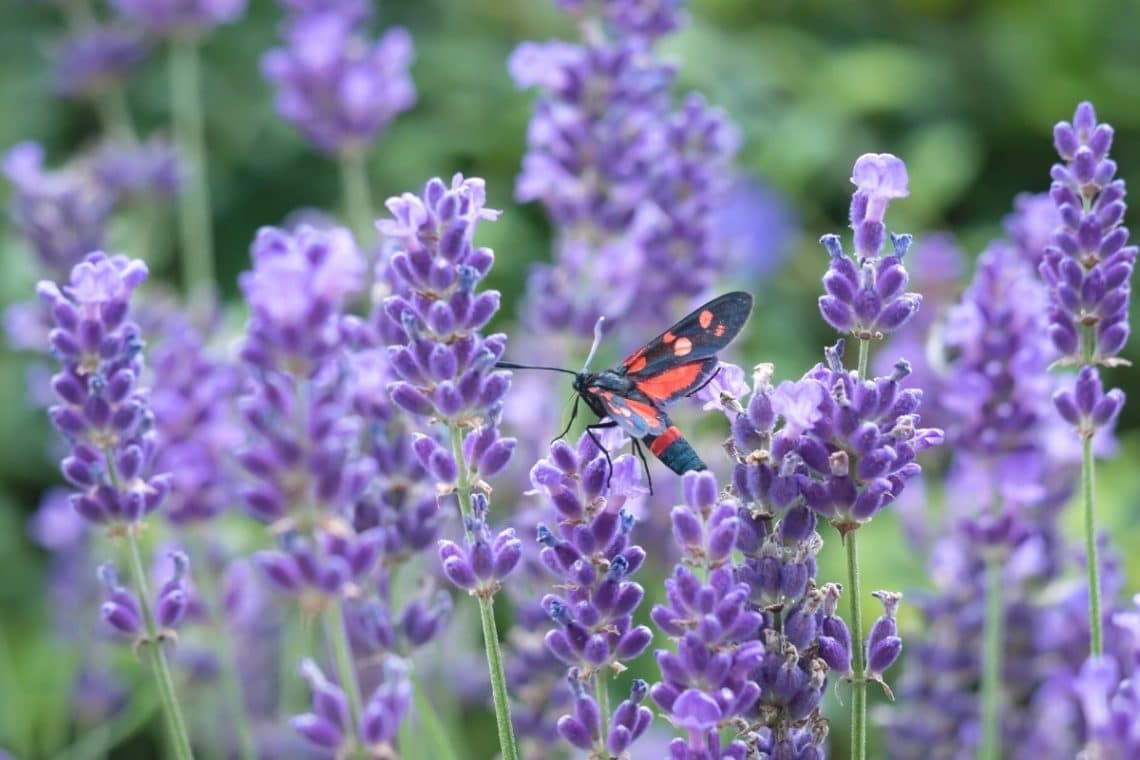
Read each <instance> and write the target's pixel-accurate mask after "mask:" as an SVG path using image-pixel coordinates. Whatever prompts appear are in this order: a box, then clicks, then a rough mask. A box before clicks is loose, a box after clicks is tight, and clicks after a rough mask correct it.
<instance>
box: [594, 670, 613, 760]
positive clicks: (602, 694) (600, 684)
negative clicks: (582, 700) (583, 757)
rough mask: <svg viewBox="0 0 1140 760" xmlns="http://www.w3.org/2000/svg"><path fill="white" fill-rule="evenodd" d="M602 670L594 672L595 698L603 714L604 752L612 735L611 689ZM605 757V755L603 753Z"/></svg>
mask: <svg viewBox="0 0 1140 760" xmlns="http://www.w3.org/2000/svg"><path fill="white" fill-rule="evenodd" d="M602 676H603V673H602V672H601V671H599V672H597V673H595V674H594V700H595V701H596V702H597V703H598V712H600V713H601V714H602V731H601V737H602V745H603V746H602V752H603V753H604V752H605V742H606V737H607V736H609V735H610V690H609V689H607V688H606V682H605V679H604V678H602ZM602 756H603V757H605V755H604V754H603V755H602Z"/></svg>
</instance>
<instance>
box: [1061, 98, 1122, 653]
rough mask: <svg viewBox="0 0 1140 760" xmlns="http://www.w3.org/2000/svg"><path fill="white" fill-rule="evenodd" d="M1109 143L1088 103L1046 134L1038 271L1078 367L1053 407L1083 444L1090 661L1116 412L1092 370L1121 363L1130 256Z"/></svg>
mask: <svg viewBox="0 0 1140 760" xmlns="http://www.w3.org/2000/svg"><path fill="white" fill-rule="evenodd" d="M1112 136H1113V131H1112V127H1110V126H1109V125H1107V124H1100V123H1098V122H1097V120H1096V112H1095V111H1094V110H1093V106H1092V104H1091V103H1088V102H1085V103H1081V104H1080V105H1078V106H1077V110H1076V112H1075V113H1074V115H1073V120H1072V122H1060V123H1058V124H1057V125H1056V127H1054V129H1053V143H1054V146H1055V147H1056V149H1057V153H1058V154H1059V155H1060V156H1061V159H1062V161H1063V162H1064V163H1059V164H1054V165H1053V169H1052V171H1051V175H1052V177H1053V184H1052V185H1051V187H1050V190H1049V194H1050V196H1051V197H1052V198H1053V202H1054V203H1055V204H1056V206H1057V212H1058V214H1059V215H1060V218H1061V224H1060V226H1059V227H1057V228H1056V229H1055V230H1054V232H1053V236H1052V239H1051V241H1050V245H1049V246H1047V247H1046V248H1045V253H1044V256H1043V257H1042V260H1041V267H1040V271H1041V276H1042V278H1043V279H1044V281H1045V283H1046V285H1047V287H1048V291H1049V298H1050V301H1051V308H1050V311H1049V320H1050V325H1049V335H1050V337H1051V338H1052V339H1053V345H1054V346H1055V347H1056V348H1057V351H1058V352H1059V353H1060V355H1061V359H1060V361H1061V362H1062V363H1066V364H1075V365H1078V366H1080V367H1081V371H1080V374H1079V376H1078V378H1077V381H1076V384H1075V386H1074V387H1073V388H1072V389H1071V390H1068V389H1066V390H1060V391H1058V393H1057V396H1056V397H1055V399H1054V403H1055V405H1056V407H1057V411H1058V412H1059V413H1060V414H1061V416H1062V417H1063V418H1064V419H1065V420H1066V421H1067V422H1069V423H1070V424H1072V425H1073V426H1074V428H1075V429H1076V432H1077V435H1078V436H1079V437H1080V438H1081V441H1082V450H1081V451H1082V460H1081V500H1082V503H1083V506H1084V513H1085V514H1084V522H1085V549H1086V552H1087V554H1088V583H1089V625H1090V627H1091V630H1092V638H1091V640H1090V642H1089V647H1090V652H1091V653H1092V655H1093V656H1099V655H1100V654H1101V653H1102V652H1103V650H1104V641H1103V636H1102V633H1101V627H1102V624H1103V620H1102V614H1101V609H1100V596H1101V593H1100V583H1099V580H1098V574H1099V570H1098V567H1097V546H1096V515H1095V503H1094V499H1093V485H1094V483H1095V473H1094V467H1095V460H1094V457H1093V444H1092V438H1093V435H1094V434H1095V433H1096V431H1097V430H1098V429H1101V428H1104V427H1106V426H1107V425H1109V424H1110V423H1111V422H1112V421H1113V419H1114V418H1115V417H1116V415H1117V414H1118V413H1119V412H1120V408H1121V407H1122V406H1123V404H1124V395H1123V393H1122V392H1121V391H1110V392H1109V393H1108V394H1105V393H1104V390H1103V386H1102V384H1101V381H1100V377H1099V373H1098V370H1097V366H1098V365H1105V366H1111V365H1113V364H1118V363H1120V362H1121V360H1120V359H1118V357H1117V355H1118V354H1119V353H1120V350H1121V349H1122V348H1123V347H1124V343H1125V342H1126V341H1127V340H1128V333H1129V326H1128V302H1129V296H1130V292H1131V285H1130V283H1129V280H1130V279H1131V276H1132V268H1133V265H1134V264H1135V262H1136V254H1137V248H1136V246H1133V245H1126V243H1127V242H1128V229H1127V228H1126V227H1124V226H1123V224H1122V222H1123V219H1124V211H1125V208H1126V206H1125V203H1124V193H1125V189H1124V180H1120V179H1113V178H1114V177H1115V175H1116V162H1115V161H1113V160H1112V159H1110V158H1108V151H1109V148H1110V147H1111V146H1112Z"/></svg>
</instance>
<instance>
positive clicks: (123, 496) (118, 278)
mask: <svg viewBox="0 0 1140 760" xmlns="http://www.w3.org/2000/svg"><path fill="white" fill-rule="evenodd" d="M146 276H147V269H146V265H145V264H144V263H143V262H141V261H138V260H131V259H128V258H127V257H125V256H107V255H106V254H104V253H92V254H91V255H89V256H88V257H87V258H86V259H84V260H83V261H82V262H80V263H79V264H77V265H76V266H75V267H74V269H73V270H72V273H71V282H70V284H69V285H65V286H64V287H63V288H60V287H59V286H58V285H56V284H55V283H53V282H47V281H44V282H41V283H40V284H39V287H38V291H39V294H40V297H41V298H42V299H43V301H44V302H45V303H46V304H47V305H48V307H49V309H50V311H51V314H52V318H53V319H54V321H55V325H56V327H55V329H53V330H52V331H51V334H50V336H49V338H50V341H51V345H52V351H53V353H54V355H55V356H56V358H57V359H58V360H59V362H60V364H61V365H62V367H61V370H60V372H59V373H57V374H56V375H55V376H54V377H53V378H52V387H53V389H54V390H55V393H56V396H57V397H58V399H59V403H58V404H57V405H55V406H53V407H51V409H49V410H48V411H49V414H50V416H51V419H52V422H53V423H54V424H55V427H56V429H57V430H59V432H60V433H61V434H62V435H63V436H64V438H65V439H66V440H67V442H68V444H69V446H70V451H69V452H68V455H67V456H66V457H64V459H63V461H62V463H61V470H62V472H63V475H64V477H65V478H66V479H67V480H68V482H70V483H71V484H72V486H73V487H74V488H75V489H76V493H75V494H74V495H73V496H72V505H73V506H74V508H75V509H76V511H77V512H79V513H80V514H81V515H83V517H85V518H86V519H88V520H90V521H92V522H96V523H127V524H129V523H134V522H137V521H138V520H141V519H142V518H143V517H145V516H146V515H147V514H149V513H151V512H153V511H154V510H155V509H157V508H158V506H159V505H160V504H161V503H162V501H163V499H164V498H165V496H166V494H167V491H168V490H169V482H170V481H169V476H168V475H154V474H153V473H152V472H151V469H152V462H153V460H154V455H155V449H156V436H155V432H154V429H153V415H152V412H151V410H150V407H149V402H148V394H147V391H146V390H145V389H143V388H140V387H139V385H138V383H139V376H140V373H141V371H142V354H141V352H142V346H143V343H142V337H141V335H140V332H139V328H138V326H137V325H135V324H134V323H133V322H130V321H128V319H127V317H128V314H129V309H130V298H131V294H132V292H133V291H134V289H135V287H137V286H138V285H139V284H140V283H141V282H142V281H143V280H145V279H146Z"/></svg>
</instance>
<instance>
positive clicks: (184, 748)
mask: <svg viewBox="0 0 1140 760" xmlns="http://www.w3.org/2000/svg"><path fill="white" fill-rule="evenodd" d="M138 526H139V523H135V524H133V525H131V526H129V527H127V529H126V530H125V531H124V532H125V534H126V541H127V549H128V551H127V555H128V557H127V559H128V564H129V565H130V569H131V580H132V581H133V582H134V586H135V591H136V593H137V594H138V602H139V608H140V610H141V611H142V616H143V624H144V625H145V626H146V635H147V641H146V643H145V644H144V646H143V651H145V652H146V656H147V658H148V659H149V660H150V666H151V670H153V671H154V680H155V682H156V683H157V684H158V698H159V701H160V702H161V703H162V711H163V713H164V714H165V715H166V722H167V727H168V728H169V730H170V746H171V750H172V751H173V754H174V756H175V757H176V758H177V759H178V760H193V757H194V754H193V753H192V752H191V751H190V738H189V736H188V735H187V733H186V721H185V720H184V719H183V717H182V710H181V709H180V708H179V706H178V695H177V694H176V693H175V691H174V679H173V677H171V675H170V665H169V663H168V662H167V661H166V652H165V651H164V650H163V648H162V641H161V640H160V639H159V637H158V626H157V625H156V624H155V622H154V613H153V612H152V611H151V608H150V599H151V596H150V589H149V588H148V587H147V581H146V570H145V568H144V567H143V561H142V552H140V551H139V542H138V536H137V532H138V531H137V528H138Z"/></svg>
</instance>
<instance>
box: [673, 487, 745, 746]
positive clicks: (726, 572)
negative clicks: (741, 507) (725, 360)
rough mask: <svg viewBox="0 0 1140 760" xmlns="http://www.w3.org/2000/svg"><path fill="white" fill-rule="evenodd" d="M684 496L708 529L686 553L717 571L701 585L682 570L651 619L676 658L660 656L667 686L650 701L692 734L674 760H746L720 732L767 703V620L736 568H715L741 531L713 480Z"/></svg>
mask: <svg viewBox="0 0 1140 760" xmlns="http://www.w3.org/2000/svg"><path fill="white" fill-rule="evenodd" d="M710 487H711V488H710ZM710 490H711V500H710V498H709V492H710ZM684 491H685V493H686V506H687V507H688V508H689V509H690V510H692V511H694V512H697V513H699V514H700V515H702V517H701V518H697V519H698V522H697V524H698V525H700V524H702V523H703V524H704V526H705V527H704V530H703V531H702V534H703V536H704V538H703V539H702V540H700V541H690V540H687V539H686V541H685V543H684V547H683V548H684V550H685V552H686V554H687V555H689V557H690V558H691V559H695V558H697V557H699V558H701V559H700V564H701V565H704V566H705V567H706V568H709V567H711V569H710V570H709V571H708V580H707V581H705V582H702V581H701V580H699V579H698V578H697V576H696V575H695V574H694V573H693V571H692V570H690V569H689V568H688V567H686V566H685V565H683V564H681V565H677V566H676V568H675V569H674V571H673V575H672V577H671V578H669V579H668V580H666V581H665V593H666V600H667V603H666V604H660V605H657V606H655V607H654V608H653V610H652V612H651V613H650V617H651V618H652V620H653V622H654V623H655V624H656V625H657V627H658V628H659V629H660V630H661V631H662V632H664V633H665V634H666V635H667V636H669V637H670V638H671V639H673V640H674V641H675V642H676V651H675V652H674V651H670V650H665V649H659V650H657V651H656V652H655V656H656V659H657V666H658V668H659V669H660V671H661V677H662V680H661V682H659V683H657V684H654V685H653V687H652V688H651V689H650V694H651V696H652V697H653V701H655V702H656V703H657V704H658V706H660V707H661V709H662V710H663V711H664V712H665V713H666V715H667V717H668V719H669V720H670V721H671V722H672V723H673V725H675V726H677V727H678V728H681V729H684V730H685V732H686V734H687V739H675V740H674V741H673V743H672V744H671V745H670V757H671V758H675V760H705V759H706V758H726V757H727V758H739V759H741V760H742V759H743V758H744V757H745V756H746V754H747V746H746V744H745V743H744V742H743V741H742V740H740V739H732V740H730V741H729V742H728V743H727V744H726V745H724V746H722V745H721V738H720V729H722V728H724V727H726V726H729V725H731V724H732V723H733V720H734V718H736V717H738V716H748V715H751V714H752V711H753V708H754V707H755V705H756V703H757V700H759V699H760V697H761V688H760V686H759V685H758V684H757V682H756V681H755V680H754V679H755V677H756V676H755V673H756V670H757V668H758V666H759V665H760V664H761V662H762V661H763V658H764V653H765V652H764V644H763V643H762V642H761V641H759V640H757V638H756V635H757V631H759V629H760V627H761V625H762V624H763V622H764V618H763V616H762V615H761V613H759V612H757V611H756V610H755V609H753V607H752V605H751V604H750V601H749V587H748V585H747V584H746V583H741V582H739V581H738V580H737V579H736V577H735V573H734V572H733V568H732V567H731V566H730V565H727V564H723V565H720V566H712V563H714V562H716V561H717V558H719V557H721V556H722V552H721V550H720V547H719V541H720V539H719V538H717V536H718V534H721V533H725V532H727V533H729V535H731V537H732V542H733V543H735V541H736V535H737V528H738V527H739V523H738V521H737V519H736V518H735V517H732V518H729V517H728V515H727V510H725V509H724V508H723V507H724V501H725V500H722V499H721V498H720V497H719V495H718V493H717V488H716V482H715V480H713V479H712V476H711V475H709V474H708V473H699V474H698V473H686V475H685V482H684ZM727 501H728V503H729V504H735V502H734V500H727ZM682 512H683V510H680V509H678V510H674V512H673V518H674V535H675V536H688V535H690V534H691V532H692V531H691V529H690V528H687V527H678V526H677V524H676V520H677V519H678V517H679V516H680V515H681V514H682ZM683 519H687V518H683ZM714 543H716V544H717V546H714ZM730 546H731V544H730Z"/></svg>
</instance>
